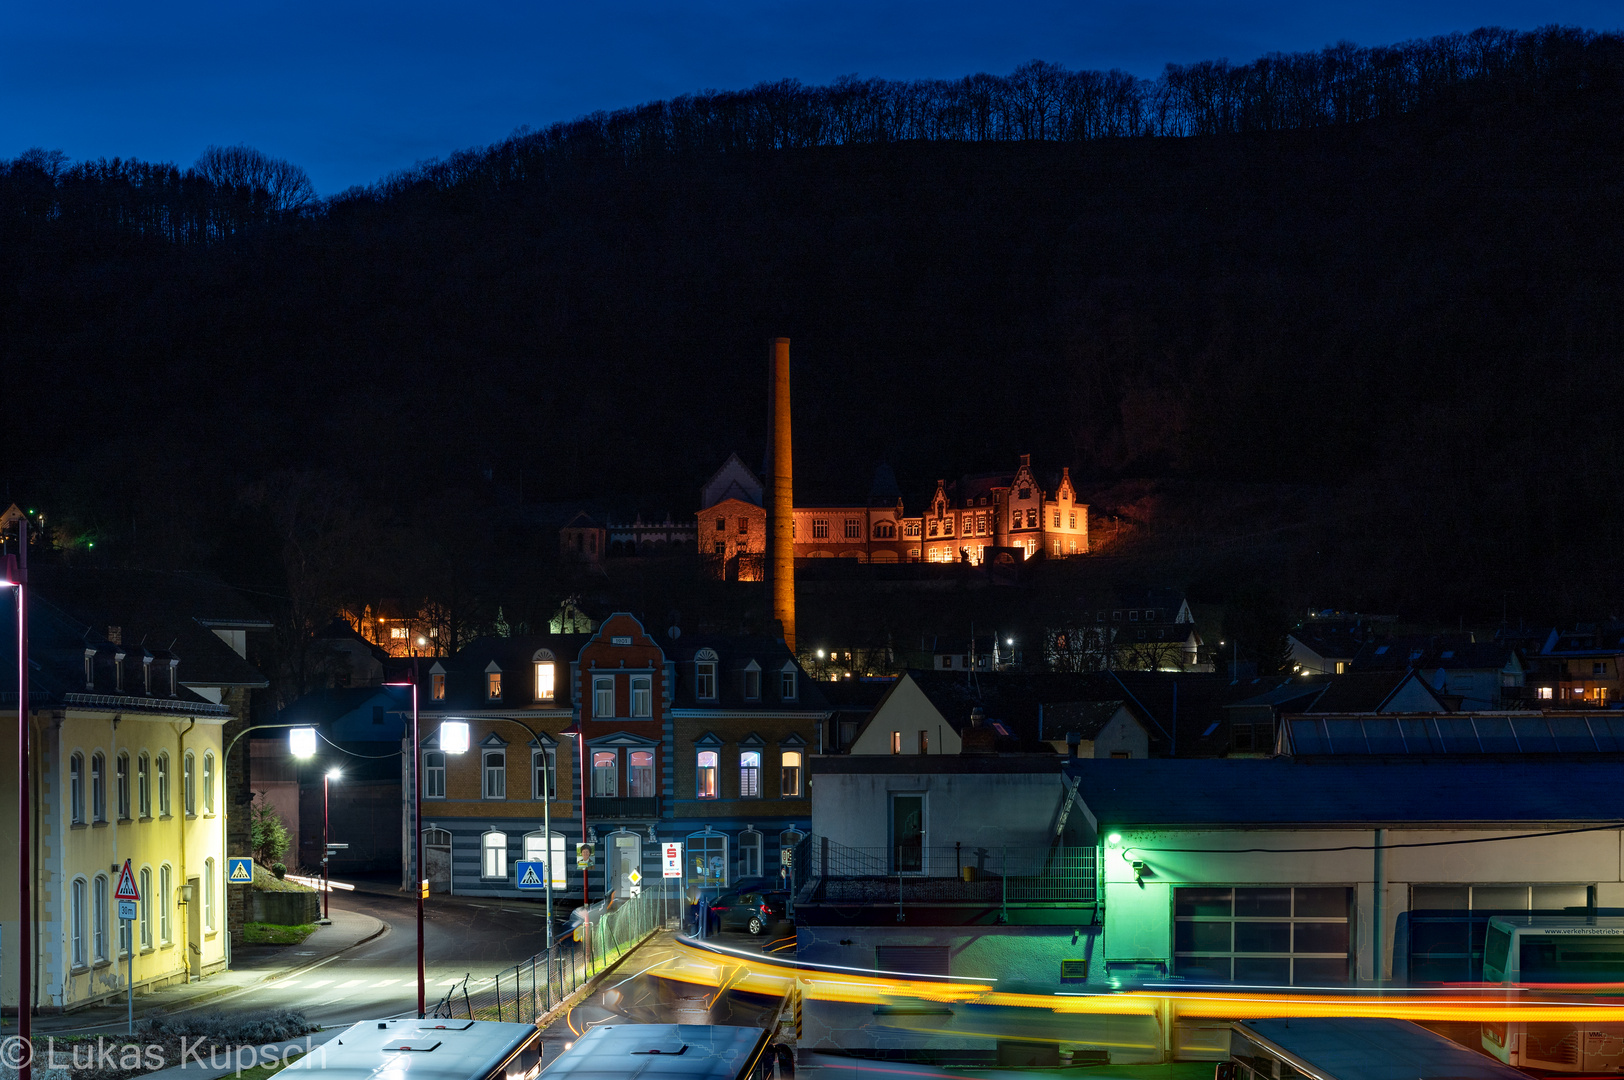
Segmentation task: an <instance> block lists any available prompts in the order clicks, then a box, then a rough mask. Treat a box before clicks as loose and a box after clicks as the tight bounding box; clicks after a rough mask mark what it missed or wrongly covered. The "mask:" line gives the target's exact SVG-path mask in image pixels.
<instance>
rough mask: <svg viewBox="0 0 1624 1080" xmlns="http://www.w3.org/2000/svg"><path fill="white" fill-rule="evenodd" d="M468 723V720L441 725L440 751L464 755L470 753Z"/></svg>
mask: <svg viewBox="0 0 1624 1080" xmlns="http://www.w3.org/2000/svg"><path fill="white" fill-rule="evenodd" d="M468 742H469V736H468V722H467V721H466V720H447V721H445V722H444V723H442V724H441V725H440V749H441V750H444V751H445V752H446V753H448V754H463V753H467V751H468Z"/></svg>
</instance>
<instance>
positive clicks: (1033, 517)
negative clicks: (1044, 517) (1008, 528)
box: [1026, 508, 1038, 529]
mask: <svg viewBox="0 0 1624 1080" xmlns="http://www.w3.org/2000/svg"><path fill="white" fill-rule="evenodd" d="M1026 527H1027V528H1028V529H1035V528H1037V527H1038V512H1037V510H1036V508H1034V509H1031V510H1028V511H1027V512H1026Z"/></svg>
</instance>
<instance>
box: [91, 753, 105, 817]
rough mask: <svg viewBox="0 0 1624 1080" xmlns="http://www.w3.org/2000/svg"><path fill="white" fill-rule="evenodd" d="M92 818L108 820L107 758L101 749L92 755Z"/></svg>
mask: <svg viewBox="0 0 1624 1080" xmlns="http://www.w3.org/2000/svg"><path fill="white" fill-rule="evenodd" d="M90 820H91V821H106V820H107V758H106V756H105V755H103V754H102V752H101V751H99V750H98V751H96V752H95V753H94V754H91V755H90Z"/></svg>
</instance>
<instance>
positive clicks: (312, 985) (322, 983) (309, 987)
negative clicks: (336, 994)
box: [305, 979, 333, 990]
mask: <svg viewBox="0 0 1624 1080" xmlns="http://www.w3.org/2000/svg"><path fill="white" fill-rule="evenodd" d="M332 981H333V980H331V979H317V980H316V981H315V982H312V983H305V989H306V990H314V989H315V988H316V987H318V986H326V985H327V984H328V983H330V982H332Z"/></svg>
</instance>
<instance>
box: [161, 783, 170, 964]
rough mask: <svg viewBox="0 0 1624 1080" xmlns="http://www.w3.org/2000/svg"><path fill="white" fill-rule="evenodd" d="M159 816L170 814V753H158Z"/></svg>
mask: <svg viewBox="0 0 1624 1080" xmlns="http://www.w3.org/2000/svg"><path fill="white" fill-rule="evenodd" d="M158 816H159V817H168V816H169V755H168V754H167V753H164V754H159V755H158ZM165 940H167V939H165Z"/></svg>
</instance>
